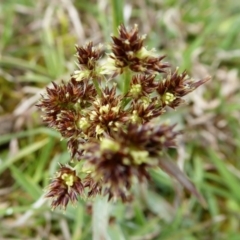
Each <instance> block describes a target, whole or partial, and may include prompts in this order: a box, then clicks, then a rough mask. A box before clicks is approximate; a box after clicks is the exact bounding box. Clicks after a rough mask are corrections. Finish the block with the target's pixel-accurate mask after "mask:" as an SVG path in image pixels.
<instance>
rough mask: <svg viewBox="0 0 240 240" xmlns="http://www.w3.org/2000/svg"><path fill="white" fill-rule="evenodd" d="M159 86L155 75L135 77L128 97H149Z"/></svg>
mask: <svg viewBox="0 0 240 240" xmlns="http://www.w3.org/2000/svg"><path fill="white" fill-rule="evenodd" d="M157 86H158V83H157V82H156V81H155V75H143V74H142V75H140V74H138V75H134V76H133V77H132V80H131V83H130V90H129V92H128V93H127V95H126V97H131V98H133V99H139V98H141V97H149V95H150V94H151V93H152V92H154V91H155V90H156V88H157Z"/></svg>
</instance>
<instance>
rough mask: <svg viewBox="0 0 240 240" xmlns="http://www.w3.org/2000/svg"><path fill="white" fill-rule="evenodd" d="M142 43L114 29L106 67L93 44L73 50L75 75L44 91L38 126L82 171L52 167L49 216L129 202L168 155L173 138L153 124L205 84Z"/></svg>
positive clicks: (132, 32)
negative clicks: (95, 201) (99, 198)
mask: <svg viewBox="0 0 240 240" xmlns="http://www.w3.org/2000/svg"><path fill="white" fill-rule="evenodd" d="M144 39H145V36H140V35H139V33H138V28H137V26H134V27H133V28H132V29H130V30H129V31H128V30H127V29H126V28H125V26H123V25H121V26H120V27H119V36H112V44H111V52H110V53H108V54H107V60H106V61H104V58H103V52H102V50H101V48H100V47H95V46H94V45H93V43H88V44H87V45H86V46H83V47H78V46H77V47H76V49H77V59H78V65H79V70H77V71H75V72H74V73H73V75H72V76H71V78H70V80H69V81H68V82H62V83H60V84H57V83H53V85H52V87H48V88H47V89H46V93H45V94H44V95H43V96H42V98H41V100H40V102H39V104H38V105H37V106H38V107H39V108H40V109H41V110H42V112H43V121H44V122H45V123H47V124H48V125H49V127H52V128H54V129H56V130H57V131H59V132H60V133H61V135H62V137H63V138H65V139H66V140H67V144H68V149H69V151H70V153H71V157H72V159H74V160H76V161H75V163H76V164H77V163H78V162H79V161H80V162H82V163H83V164H82V165H81V166H82V167H81V168H80V169H79V167H76V166H75V167H74V166H72V167H70V166H68V165H66V166H63V165H61V166H60V169H59V171H58V173H57V175H56V177H55V178H53V180H52V183H51V184H50V186H49V188H48V192H47V195H46V196H47V197H50V198H52V199H53V201H52V206H53V208H55V207H57V206H60V207H61V206H62V207H64V208H65V207H66V206H67V204H68V202H69V201H71V202H73V203H74V202H75V201H76V200H77V197H78V196H80V197H84V196H88V197H91V196H95V195H107V196H108V198H109V199H121V200H122V201H127V200H130V199H132V194H131V187H132V185H133V181H135V180H134V179H137V180H138V181H143V180H144V179H149V178H150V175H149V169H151V168H157V167H161V165H162V160H163V159H164V153H165V152H167V150H168V149H169V148H172V147H176V136H177V135H178V134H179V132H177V131H175V130H174V126H171V125H166V124H160V123H159V122H160V120H158V119H160V118H161V115H162V114H163V113H164V112H165V109H166V108H167V107H171V108H176V107H177V106H179V105H180V104H181V103H182V102H183V99H182V97H183V96H185V95H186V94H188V93H190V92H192V91H193V90H194V89H196V88H197V87H198V86H200V85H201V84H203V83H205V82H206V81H208V80H209V78H205V79H202V80H199V81H197V82H195V81H193V80H192V79H191V78H189V77H188V76H187V74H186V72H183V73H179V72H178V70H175V71H173V72H172V71H171V70H169V69H170V66H169V64H167V63H165V62H162V60H163V58H164V57H163V56H157V54H156V53H155V52H154V51H153V50H147V49H146V47H145V46H144ZM100 59H101V61H99V60H100ZM108 73H112V75H111V77H107V76H108ZM153 120H154V121H153ZM73 164H74V161H73ZM78 166H79V164H78ZM172 175H173V176H174V174H172ZM176 175H178V176H176V178H178V177H179V171H177V173H176ZM183 178H184V179H186V181H188V180H187V178H185V176H184V175H183V174H182V179H183ZM182 182H183V181H182ZM188 185H189V184H186V187H187V186H188Z"/></svg>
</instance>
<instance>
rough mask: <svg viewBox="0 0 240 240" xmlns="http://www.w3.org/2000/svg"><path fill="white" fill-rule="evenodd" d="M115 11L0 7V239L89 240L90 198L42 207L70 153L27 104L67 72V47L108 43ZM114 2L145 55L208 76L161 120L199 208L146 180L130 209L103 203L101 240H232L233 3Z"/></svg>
mask: <svg viewBox="0 0 240 240" xmlns="http://www.w3.org/2000/svg"><path fill="white" fill-rule="evenodd" d="M16 2H17V3H16ZM66 2H67V1H66ZM100 2H101V4H100ZM118 2H119V1H107V0H106V1H99V3H98V1H86V3H85V2H84V4H83V3H82V1H75V2H74V3H73V5H72V6H70V5H69V4H64V1H59V3H58V4H56V3H55V1H46V0H43V1H40V0H39V1H34V0H19V1H13V0H12V1H1V3H0V133H1V136H0V151H1V152H0V176H1V177H0V229H1V230H0V239H9V240H10V239H50V240H51V239H74V240H75V239H76V240H77V239H83V240H85V239H92V230H91V229H92V226H91V221H92V216H91V203H92V201H85V200H80V201H79V203H78V205H77V206H76V207H71V206H70V207H68V209H67V210H66V212H63V211H60V210H55V211H51V209H50V207H49V203H48V201H45V200H44V199H43V195H44V189H45V188H46V187H47V185H48V183H49V180H50V178H51V177H52V176H53V174H54V173H55V171H56V169H57V168H58V163H65V162H67V161H68V160H69V159H70V156H69V154H68V153H67V151H66V143H65V142H64V141H60V137H59V135H58V134H57V133H56V132H54V131H53V130H51V129H48V128H46V127H44V126H43V124H42V121H41V118H40V114H39V112H38V111H37V109H36V107H35V104H36V102H37V99H38V97H39V96H40V93H41V91H42V90H43V89H44V88H45V87H46V86H47V85H48V84H50V83H51V81H60V80H61V79H64V80H67V79H68V77H69V75H70V73H72V72H73V70H74V69H76V65H75V59H74V54H75V49H74V45H75V44H76V43H77V44H84V43H85V42H87V41H89V40H93V41H94V42H95V43H99V42H103V41H108V42H109V41H110V36H109V34H110V33H114V32H115V31H116V30H115V29H114V27H115V26H116V25H117V24H118V23H119V22H122V19H123V15H122V13H123V9H122V8H123V5H114V4H115V3H118ZM125 4H128V6H131V7H132V8H129V9H130V10H132V11H131V12H130V15H129V16H130V19H127V20H125V23H128V24H129V25H130V24H134V23H138V24H139V28H140V32H141V33H145V32H146V33H147V34H148V38H147V41H148V42H147V45H148V46H149V48H150V47H156V46H157V50H158V51H159V52H161V53H163V54H165V55H167V61H169V62H173V65H174V64H176V65H177V66H179V67H180V68H181V69H187V71H188V72H189V74H190V75H192V76H194V78H196V79H199V78H202V77H204V76H205V75H206V74H207V75H211V76H212V77H213V78H212V80H211V81H210V82H209V83H207V84H206V86H203V87H201V89H200V90H199V91H196V92H194V93H192V94H191V95H190V96H189V98H188V99H187V103H189V104H190V105H189V106H187V105H186V106H183V107H182V108H181V109H179V110H177V111H176V112H171V113H170V114H169V115H168V117H169V119H170V120H171V121H172V122H178V123H179V125H180V126H181V128H183V129H185V131H184V134H183V137H182V139H181V143H180V144H181V146H182V147H183V149H182V152H180V151H179V158H178V160H179V161H180V162H181V163H184V170H185V172H186V173H187V175H188V176H189V178H190V179H192V181H193V182H194V183H195V184H196V186H197V188H198V189H199V190H200V191H201V193H202V194H203V195H204V197H205V199H206V201H207V203H208V208H207V209H203V208H202V207H201V205H200V204H199V203H198V202H197V200H196V199H195V198H194V196H191V195H189V193H187V192H185V191H184V190H182V188H181V187H180V186H179V185H178V184H177V183H176V182H174V181H173V180H172V179H170V178H169V177H168V176H167V175H166V174H164V173H163V172H162V171H159V170H156V171H154V172H152V173H151V174H152V179H153V180H152V182H150V183H149V184H148V185H144V184H143V185H140V186H138V185H137V186H136V188H135V189H134V191H135V196H136V199H135V200H134V201H133V203H131V204H126V205H123V204H121V203H116V204H112V206H111V209H110V212H109V215H110V221H109V226H108V235H109V239H114V240H118V239H119V240H120V239H121V240H123V239H127V240H128V239H131V240H141V239H157V240H158V239H159V240H174V239H176V240H179V239H181V240H199V239H202V240H208V239H218V240H225V239H226V240H228V239H231V240H238V239H239V234H240V230H239V229H240V221H239V220H240V214H239V213H240V163H239V156H240V128H239V117H240V116H239V98H240V91H239V86H240V80H239V70H240V67H239V66H240V53H239V49H240V41H239V39H240V32H239V27H238V26H239V23H240V15H239V12H240V6H239V4H238V2H237V1H233V0H230V1H227V2H224V1H208V0H202V1H197V0H195V1H176V0H168V1H152V0H148V1H140V2H139V1H131V2H128V3H127V2H125ZM72 9H74V10H75V11H76V12H77V13H78V16H79V18H78V19H76V18H74V17H72V16H73V15H72V13H71V11H72ZM125 10H126V9H125ZM125 13H126V11H125ZM79 24H80V25H79ZM76 26H80V27H82V29H83V34H79V33H77V32H76V29H79V28H76ZM6 116H7V117H8V118H7V119H8V120H7V121H6V120H4V117H6ZM176 160H177V159H176ZM99 211H100V210H99ZM101 211H104V209H101Z"/></svg>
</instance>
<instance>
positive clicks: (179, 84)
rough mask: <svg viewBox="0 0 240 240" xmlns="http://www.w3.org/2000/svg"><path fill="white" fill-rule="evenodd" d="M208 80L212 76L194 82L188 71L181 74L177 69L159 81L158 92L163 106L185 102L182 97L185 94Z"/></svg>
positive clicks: (174, 105) (173, 106)
mask: <svg viewBox="0 0 240 240" xmlns="http://www.w3.org/2000/svg"><path fill="white" fill-rule="evenodd" d="M208 80H210V77H206V78H204V79H201V80H199V81H197V82H194V81H193V80H192V79H191V78H189V76H188V75H187V73H186V71H185V72H183V73H181V74H179V73H178V70H176V71H174V72H173V73H170V74H169V75H168V76H167V77H166V78H165V79H164V80H162V81H160V82H159V84H158V87H157V92H158V94H159V95H160V99H161V102H162V105H163V106H166V105H168V106H170V107H172V108H175V107H177V106H178V105H179V104H181V103H182V102H184V100H183V99H182V97H183V96H185V95H187V94H188V93H190V92H192V91H193V90H195V89H196V88H198V87H199V86H200V85H202V84H203V83H205V82H207V81H208Z"/></svg>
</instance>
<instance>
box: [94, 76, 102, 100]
mask: <svg viewBox="0 0 240 240" xmlns="http://www.w3.org/2000/svg"><path fill="white" fill-rule="evenodd" d="M92 81H93V85H94V87H95V89H96V91H97V94H98V96H99V97H101V95H102V91H101V89H100V87H99V83H98V81H97V79H94V78H93V79H92Z"/></svg>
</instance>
